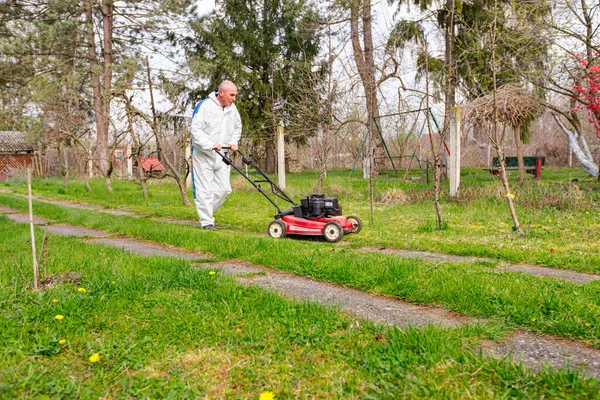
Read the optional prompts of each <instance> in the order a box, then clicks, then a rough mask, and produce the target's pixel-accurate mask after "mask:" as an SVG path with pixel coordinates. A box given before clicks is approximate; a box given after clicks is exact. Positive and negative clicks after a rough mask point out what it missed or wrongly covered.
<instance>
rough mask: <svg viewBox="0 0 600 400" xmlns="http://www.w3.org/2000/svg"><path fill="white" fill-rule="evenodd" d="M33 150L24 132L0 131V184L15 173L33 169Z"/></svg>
mask: <svg viewBox="0 0 600 400" xmlns="http://www.w3.org/2000/svg"><path fill="white" fill-rule="evenodd" d="M34 154H35V148H34V146H33V145H32V144H31V143H29V141H28V140H27V137H26V134H25V132H18V131H0V182H4V181H6V180H7V179H8V178H9V177H10V176H11V175H13V174H14V173H15V171H20V170H24V169H26V168H27V167H32V168H34V167H35V158H34Z"/></svg>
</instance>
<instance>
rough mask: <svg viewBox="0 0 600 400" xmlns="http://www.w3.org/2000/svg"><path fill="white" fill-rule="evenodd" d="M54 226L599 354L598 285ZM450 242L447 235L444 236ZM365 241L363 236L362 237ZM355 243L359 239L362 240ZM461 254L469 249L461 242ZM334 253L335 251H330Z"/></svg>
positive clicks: (240, 236)
mask: <svg viewBox="0 0 600 400" xmlns="http://www.w3.org/2000/svg"><path fill="white" fill-rule="evenodd" d="M0 204H5V205H8V206H11V207H14V208H17V209H21V210H25V209H26V207H27V202H26V200H25V199H22V198H16V197H14V196H12V195H7V194H0ZM35 210H36V215H38V216H42V217H46V218H49V219H51V220H52V221H54V222H62V223H70V224H73V225H82V226H87V227H90V228H99V229H104V230H106V231H108V232H113V233H115V234H118V235H127V236H130V237H136V238H140V239H145V240H151V241H154V242H157V243H163V244H168V245H173V246H177V247H180V248H184V249H188V250H192V251H202V252H206V253H210V254H212V255H214V256H215V257H216V258H218V259H233V258H235V259H241V260H247V261H250V262H253V263H256V264H258V265H264V266H267V267H272V268H275V269H279V270H283V271H288V272H292V273H295V274H298V275H304V276H309V277H312V278H316V279H321V280H325V281H329V282H333V283H337V284H341V285H348V286H352V287H356V288H358V289H361V290H364V291H368V292H372V293H377V294H385V295H390V296H395V297H398V298H401V299H406V300H409V301H411V302H416V303H434V304H441V305H444V306H445V307H447V308H448V309H451V310H454V311H458V312H461V313H464V314H466V315H470V316H474V317H487V318H490V319H492V320H494V321H496V322H498V323H503V324H508V325H510V326H521V327H525V328H526V329H529V330H532V331H536V332H543V333H551V334H555V335H559V336H563V337H569V338H576V339H582V340H586V341H588V342H589V343H590V344H591V345H593V346H596V347H599V348H600V340H599V339H600V312H598V311H599V308H600V282H598V281H596V282H592V283H589V284H587V285H578V284H574V283H570V282H563V281H557V280H554V279H550V278H540V277H535V276H529V275H525V274H521V273H515V272H500V271H498V270H495V269H493V268H492V267H493V266H494V265H495V263H494V262H480V263H477V264H475V265H471V264H466V263H459V264H457V263H441V264H434V263H432V262H428V261H424V260H420V259H404V258H400V257H396V256H393V255H385V254H374V253H363V252H360V251H353V250H352V245H353V244H352V245H351V246H348V245H347V244H346V243H345V242H340V243H337V244H329V243H326V242H314V241H294V240H274V239H272V238H269V237H264V236H263V237H260V236H256V235H251V234H246V233H243V232H224V231H215V232H204V231H201V230H199V229H197V228H195V227H193V226H185V225H177V224H170V223H167V222H160V221H158V222H157V221H153V220H148V219H145V218H142V219H140V218H133V217H115V216H112V215H107V214H103V213H97V212H91V211H86V210H76V209H69V208H65V207H60V206H56V205H51V204H44V203H35ZM445 233H446V234H448V232H447V231H445ZM360 235H362V232H361V234H360ZM360 235H357V236H356V237H358V236H360ZM464 245H465V248H468V247H469V246H470V245H469V243H468V242H464ZM332 250H336V251H332Z"/></svg>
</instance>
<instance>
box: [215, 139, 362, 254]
mask: <svg viewBox="0 0 600 400" xmlns="http://www.w3.org/2000/svg"><path fill="white" fill-rule="evenodd" d="M223 150H224V151H223V152H221V151H219V150H215V151H216V152H217V154H219V156H221V158H222V159H223V162H224V163H225V164H227V165H231V166H232V167H233V168H234V169H235V170H236V171H237V172H238V173H239V174H240V175H242V176H243V177H244V178H246V180H247V181H248V182H250V184H252V186H254V187H255V188H256V190H258V191H259V192H260V193H262V195H263V196H265V198H266V199H267V200H269V201H270V202H271V204H273V206H274V207H275V208H276V209H277V214H275V217H274V218H275V219H274V220H273V221H272V222H271V223H270V224H269V228H268V230H267V232H268V233H269V236H271V237H274V238H283V237H286V236H287V235H305V236H323V237H324V238H325V240H327V241H328V242H337V241H338V240H340V239H341V238H342V236H344V235H345V234H349V233H358V232H360V230H361V228H362V222H361V220H360V218H358V217H357V216H355V215H350V216H347V217H344V216H342V206H341V205H339V204H338V200H337V199H336V198H333V197H325V195H323V194H311V195H309V196H306V197H304V198H302V199H301V200H300V204H296V203H295V202H294V201H293V200H292V199H291V198H290V197H289V196H288V195H287V194H286V193H285V192H284V191H283V190H282V189H281V188H280V187H279V186H277V184H276V183H275V182H273V181H272V180H271V179H270V178H269V177H268V176H267V175H266V174H265V173H264V172H263V171H262V170H261V169H260V168H259V167H258V166H257V165H256V164H254V162H253V161H252V160H251V159H250V158H249V157H246V155H245V154H244V153H242V152H241V151H240V150H237V152H238V153H239V154H240V156H241V157H242V161H243V162H244V164H245V165H247V166H249V167H251V168H253V170H254V172H255V174H257V176H258V178H256V179H253V177H250V176H249V175H250V174H249V173H244V171H242V170H241V169H240V168H238V167H237V166H236V165H235V164H234V163H233V161H232V160H231V159H230V158H229V153H228V152H227V151H226V150H229V148H228V147H223ZM261 183H267V184H269V185H270V186H271V193H270V195H269V194H267V193H265V191H264V190H263V189H262V187H261ZM271 196H272V197H271ZM276 197H277V198H280V199H282V200H284V201H286V202H288V203H290V204H291V205H292V208H289V209H286V210H283V211H282V210H281V209H280V208H279V206H278V205H277V203H276V202H275V198H276Z"/></svg>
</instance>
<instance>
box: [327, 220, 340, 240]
mask: <svg viewBox="0 0 600 400" xmlns="http://www.w3.org/2000/svg"><path fill="white" fill-rule="evenodd" d="M323 236H325V239H326V240H327V241H328V242H337V241H338V240H340V239H341V238H342V236H344V230H343V229H342V226H341V225H340V224H339V223H338V222H328V223H326V224H325V227H323Z"/></svg>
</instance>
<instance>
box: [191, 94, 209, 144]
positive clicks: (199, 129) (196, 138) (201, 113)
mask: <svg viewBox="0 0 600 400" xmlns="http://www.w3.org/2000/svg"><path fill="white" fill-rule="evenodd" d="M206 101H208V100H206ZM207 110H208V107H207V106H204V107H203V105H200V108H199V109H198V112H197V113H196V115H195V116H194V117H193V118H192V126H191V128H190V130H191V133H192V144H193V145H194V146H196V147H199V148H201V149H203V150H211V149H212V147H213V145H214V143H213V141H212V140H211V138H210V136H209V135H208V133H207V132H206V131H205V130H204V129H206V127H207V125H208V121H207V115H206V114H207Z"/></svg>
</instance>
